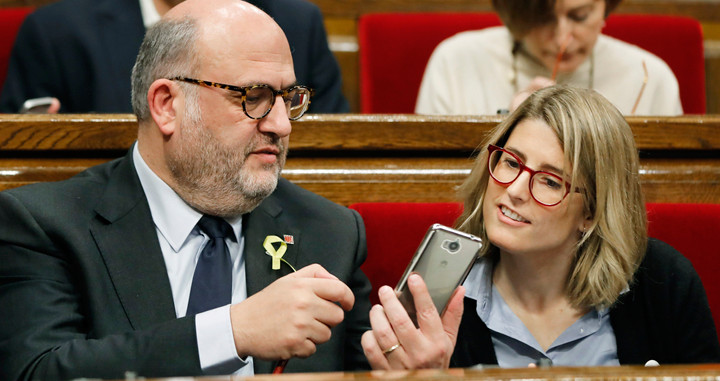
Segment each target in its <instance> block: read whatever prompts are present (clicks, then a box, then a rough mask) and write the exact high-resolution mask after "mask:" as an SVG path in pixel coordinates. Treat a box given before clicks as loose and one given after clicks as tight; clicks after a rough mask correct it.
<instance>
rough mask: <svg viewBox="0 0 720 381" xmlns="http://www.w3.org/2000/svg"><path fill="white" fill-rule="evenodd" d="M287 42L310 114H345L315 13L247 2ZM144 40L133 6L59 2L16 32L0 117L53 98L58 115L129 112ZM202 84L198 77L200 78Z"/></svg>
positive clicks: (122, 1)
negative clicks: (308, 91)
mask: <svg viewBox="0 0 720 381" xmlns="http://www.w3.org/2000/svg"><path fill="white" fill-rule="evenodd" d="M249 2H250V3H253V4H255V5H257V6H258V7H260V8H261V9H263V10H264V11H265V12H267V13H268V14H269V15H270V16H272V17H273V18H275V20H276V21H277V23H278V24H279V25H280V27H281V28H282V29H283V31H284V32H285V35H286V36H287V38H288V42H289V43H290V49H291V51H292V56H293V63H294V65H295V76H296V78H297V82H298V83H299V84H303V85H307V86H309V87H312V88H314V89H315V96H314V97H313V98H312V100H311V104H310V109H309V111H308V112H311V113H337V112H348V111H349V106H348V103H347V101H346V100H345V98H344V97H343V95H342V80H341V77H340V68H339V66H338V64H337V61H336V60H335V57H334V56H333V54H332V52H330V49H329V47H328V43H327V36H326V34H325V26H324V24H323V19H322V14H321V13H320V10H319V9H318V7H317V6H316V5H314V4H312V3H310V2H308V1H307V0H250V1H249ZM144 35H145V27H144V26H143V22H142V15H141V13H140V5H139V2H138V0H62V1H59V2H57V3H53V4H50V5H48V6H45V7H42V8H39V9H38V10H37V11H35V12H33V13H32V14H30V15H29V16H28V17H27V19H26V20H25V22H24V23H23V25H22V26H21V28H20V30H19V32H18V36H17V39H16V41H15V45H14V47H13V50H12V54H11V57H10V63H9V67H8V76H7V79H6V81H5V85H4V86H3V88H2V92H0V112H5V113H15V112H17V111H18V110H19V109H20V107H21V106H22V103H23V102H24V101H25V100H27V99H30V98H38V97H44V96H54V97H57V98H58V99H59V100H60V103H61V109H60V111H61V112H65V113H86V112H100V113H129V112H132V106H131V104H130V74H131V72H132V67H133V65H134V64H135V57H136V56H137V53H138V50H139V48H140V43H141V42H142V39H143V36H144ZM201 79H202V78H201Z"/></svg>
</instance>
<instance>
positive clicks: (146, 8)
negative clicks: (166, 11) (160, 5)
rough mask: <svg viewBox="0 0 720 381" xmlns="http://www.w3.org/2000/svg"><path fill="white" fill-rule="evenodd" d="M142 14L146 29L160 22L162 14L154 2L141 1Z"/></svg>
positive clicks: (148, 0)
mask: <svg viewBox="0 0 720 381" xmlns="http://www.w3.org/2000/svg"><path fill="white" fill-rule="evenodd" d="M140 13H141V14H142V19H143V25H145V29H147V28H149V27H151V26H153V25H154V24H155V23H156V22H158V21H160V13H158V11H157V8H155V3H154V2H153V0H140Z"/></svg>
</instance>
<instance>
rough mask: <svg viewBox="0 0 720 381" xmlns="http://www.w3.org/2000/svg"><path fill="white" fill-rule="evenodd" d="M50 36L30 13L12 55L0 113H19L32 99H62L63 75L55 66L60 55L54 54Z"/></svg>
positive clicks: (2, 94)
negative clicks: (23, 105) (24, 104)
mask: <svg viewBox="0 0 720 381" xmlns="http://www.w3.org/2000/svg"><path fill="white" fill-rule="evenodd" d="M51 36H52V35H51V32H50V31H48V30H46V28H45V23H43V22H42V20H40V19H39V17H38V16H37V14H35V13H32V14H30V15H28V17H27V18H26V19H25V21H24V22H23V24H22V26H21V27H20V30H19V31H18V35H17V38H16V40H15V45H14V46H13V49H12V53H11V55H10V62H9V65H8V73H7V78H6V80H5V84H4V86H3V88H2V93H0V112H3V113H17V112H18V111H19V110H20V107H21V106H22V104H23V102H24V101H25V100H27V99H31V98H38V97H47V96H54V97H58V98H62V92H61V90H60V89H59V88H58V82H60V81H61V80H62V78H61V75H60V73H59V71H58V67H57V65H56V63H57V59H56V58H57V57H53V54H54V53H53V50H52V45H53V44H52V42H51V41H50V38H51ZM61 102H62V100H61Z"/></svg>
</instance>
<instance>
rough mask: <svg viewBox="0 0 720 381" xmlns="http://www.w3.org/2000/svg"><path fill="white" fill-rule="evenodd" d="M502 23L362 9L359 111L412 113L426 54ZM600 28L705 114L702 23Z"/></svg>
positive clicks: (654, 19)
mask: <svg viewBox="0 0 720 381" xmlns="http://www.w3.org/2000/svg"><path fill="white" fill-rule="evenodd" d="M497 25H500V19H499V18H498V17H497V16H496V15H495V14H494V13H384V14H365V15H362V16H361V17H360V20H359V23H358V43H359V49H360V74H359V75H360V111H361V112H363V113H402V114H411V113H413V112H414V110H415V102H416V100H417V94H418V91H419V89H420V82H421V81H422V76H423V73H424V71H425V66H426V64H427V61H428V59H429V58H430V55H431V54H432V52H433V50H434V49H435V47H436V46H437V45H438V44H439V43H440V42H441V41H442V40H444V39H446V38H448V37H450V36H452V35H454V34H457V33H458V32H462V31H466V30H473V29H482V28H486V27H490V26H497ZM604 33H606V34H607V35H609V36H612V37H615V38H618V39H620V40H623V41H627V42H629V43H632V44H635V45H638V46H640V47H641V48H643V49H645V50H648V51H650V52H652V53H653V54H655V55H657V56H658V57H660V58H662V59H663V60H664V61H665V62H667V63H668V65H669V66H670V68H671V69H672V71H673V72H674V73H675V76H676V77H677V79H678V82H679V84H680V100H681V102H682V105H683V109H684V111H685V113H687V114H702V113H705V61H704V53H703V37H702V30H701V29H700V23H699V22H697V21H696V20H694V19H691V18H687V17H681V16H665V15H627V14H624V15H611V16H610V17H609V18H608V20H607V26H606V27H605V29H604Z"/></svg>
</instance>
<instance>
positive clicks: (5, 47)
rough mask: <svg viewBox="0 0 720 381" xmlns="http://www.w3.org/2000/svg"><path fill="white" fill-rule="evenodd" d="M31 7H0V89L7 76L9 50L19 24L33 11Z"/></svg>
mask: <svg viewBox="0 0 720 381" xmlns="http://www.w3.org/2000/svg"><path fill="white" fill-rule="evenodd" d="M33 9H34V8H32V7H20V8H0V90H2V87H3V84H4V83H5V77H6V76H7V70H8V61H9V60H10V51H11V50H12V47H13V44H14V43H15V36H17V32H18V29H20V24H22V22H23V20H25V17H26V16H27V15H28V14H29V13H30V12H32V11H33Z"/></svg>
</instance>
